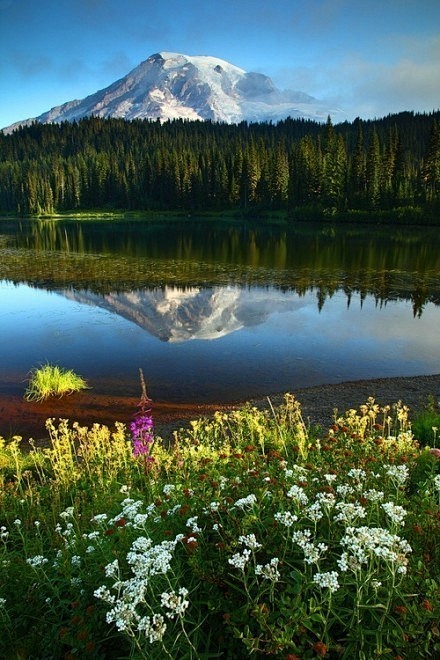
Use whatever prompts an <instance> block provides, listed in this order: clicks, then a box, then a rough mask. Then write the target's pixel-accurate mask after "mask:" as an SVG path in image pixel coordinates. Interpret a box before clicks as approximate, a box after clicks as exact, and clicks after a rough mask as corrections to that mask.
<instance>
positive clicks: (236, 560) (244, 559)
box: [228, 548, 252, 571]
mask: <svg viewBox="0 0 440 660" xmlns="http://www.w3.org/2000/svg"><path fill="white" fill-rule="evenodd" d="M251 557H252V552H251V551H250V550H249V548H245V549H244V550H243V552H242V553H241V554H240V553H239V552H236V553H235V554H234V555H232V557H230V558H229V559H228V564H231V566H233V567H234V568H238V570H239V571H244V569H245V568H246V565H247V563H248V562H249V560H250V558H251Z"/></svg>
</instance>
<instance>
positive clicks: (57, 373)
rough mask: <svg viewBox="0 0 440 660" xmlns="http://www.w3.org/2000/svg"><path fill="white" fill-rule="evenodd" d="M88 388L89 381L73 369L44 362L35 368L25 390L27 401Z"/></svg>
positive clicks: (41, 399)
mask: <svg viewBox="0 0 440 660" xmlns="http://www.w3.org/2000/svg"><path fill="white" fill-rule="evenodd" d="M85 389H87V383H86V381H85V380H84V378H82V377H81V376H78V374H76V373H75V372H74V371H72V370H71V369H63V368H62V367H59V366H58V365H52V364H44V365H42V366H41V367H38V368H36V369H33V371H31V374H30V378H29V383H28V386H27V388H26V392H25V395H24V396H25V399H26V400H27V401H44V400H45V399H48V398H49V397H51V396H60V397H61V396H64V395H66V394H72V393H73V392H80V391H81V390H85Z"/></svg>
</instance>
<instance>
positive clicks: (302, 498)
mask: <svg viewBox="0 0 440 660" xmlns="http://www.w3.org/2000/svg"><path fill="white" fill-rule="evenodd" d="M287 497H290V498H291V499H292V500H295V501H296V502H298V503H299V504H303V505H304V506H306V505H307V504H308V502H309V498H308V497H307V495H306V494H305V492H304V488H301V486H295V485H294V486H291V488H290V489H289V490H288V491H287Z"/></svg>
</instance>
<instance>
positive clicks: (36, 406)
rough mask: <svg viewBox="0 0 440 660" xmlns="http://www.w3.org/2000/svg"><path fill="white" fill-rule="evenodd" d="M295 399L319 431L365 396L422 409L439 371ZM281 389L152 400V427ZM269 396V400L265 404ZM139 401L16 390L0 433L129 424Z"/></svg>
mask: <svg viewBox="0 0 440 660" xmlns="http://www.w3.org/2000/svg"><path fill="white" fill-rule="evenodd" d="M289 392H290V393H291V394H293V395H294V396H295V399H296V400H297V401H299V403H300V404H301V410H302V414H303V418H304V421H305V422H306V423H309V424H311V425H315V424H319V425H320V426H321V427H322V428H323V429H324V430H326V429H327V428H329V427H330V426H331V424H332V422H333V414H334V409H335V408H337V410H338V413H339V414H343V413H345V412H346V411H347V410H349V409H350V408H355V409H358V408H359V406H360V405H362V404H363V403H365V402H366V401H367V399H368V398H369V397H373V398H374V399H375V401H376V402H377V403H378V404H379V405H380V406H385V405H392V404H394V403H397V401H402V402H403V403H404V404H405V405H406V406H408V407H409V409H410V416H413V415H414V413H416V412H419V411H421V410H423V407H424V406H425V405H426V404H427V402H428V398H429V397H431V396H433V397H434V399H435V400H437V401H438V400H440V374H434V375H428V376H424V375H421V376H398V377H391V378H374V379H370V380H356V381H345V382H342V383H335V384H323V385H314V386H311V387H304V388H292V389H291V390H289ZM284 394H285V392H282V393H278V394H273V395H269V396H267V397H258V398H249V399H244V400H242V401H237V402H234V403H223V404H222V403H215V404H214V403H213V404H210V403H208V404H198V403H197V402H187V403H176V404H174V403H172V402H162V401H157V402H156V401H153V406H152V413H153V419H154V425H155V430H156V433H157V435H158V436H161V437H162V438H164V439H165V438H170V437H172V434H173V431H177V430H179V429H180V428H185V426H188V424H189V422H190V421H191V420H194V419H198V418H200V417H210V416H211V415H213V414H214V413H215V412H216V411H218V410H220V411H221V410H223V411H225V412H227V411H231V410H235V409H237V408H241V407H243V406H244V405H245V404H246V403H249V404H250V405H251V406H256V407H258V408H269V407H270V405H272V406H273V407H275V408H276V407H277V406H279V405H280V404H282V403H283V401H284ZM269 401H270V404H269ZM138 403H139V398H138V397H128V396H107V395H99V394H97V393H96V392H93V391H87V392H82V393H78V394H72V395H70V396H66V397H63V398H61V399H59V398H55V399H50V400H48V401H45V402H42V403H36V402H27V401H25V400H24V399H23V398H21V397H20V396H18V395H15V396H13V395H0V436H3V437H4V438H6V439H9V438H10V437H12V436H13V435H19V436H21V437H22V439H23V442H25V443H26V441H27V440H28V439H29V438H33V439H34V440H39V439H44V438H46V439H47V432H46V429H45V422H46V419H48V418H49V417H54V418H55V419H56V420H58V419H59V418H61V419H69V420H70V422H74V421H77V422H79V423H80V424H81V425H85V426H91V425H92V424H93V423H99V424H106V425H107V426H109V427H110V428H113V427H114V422H115V421H119V422H122V423H125V424H128V423H130V421H131V420H132V418H133V415H134V413H135V411H136V408H137V405H138Z"/></svg>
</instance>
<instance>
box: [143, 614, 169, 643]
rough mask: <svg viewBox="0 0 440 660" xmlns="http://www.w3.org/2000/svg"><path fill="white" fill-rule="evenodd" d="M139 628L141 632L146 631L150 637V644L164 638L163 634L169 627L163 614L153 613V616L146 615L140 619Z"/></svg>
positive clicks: (147, 636) (146, 635) (148, 637)
mask: <svg viewBox="0 0 440 660" xmlns="http://www.w3.org/2000/svg"><path fill="white" fill-rule="evenodd" d="M137 629H138V631H139V632H144V633H145V637H146V638H147V639H148V641H149V642H150V644H154V642H160V641H162V639H163V636H164V634H165V632H166V629H167V624H166V623H165V619H164V618H163V616H162V615H161V614H153V617H152V618H150V617H149V616H144V617H143V618H142V619H140V620H139V622H138V625H137Z"/></svg>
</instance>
